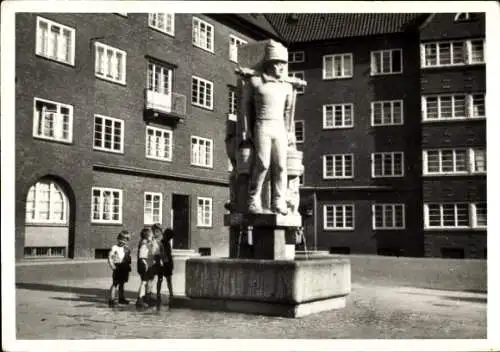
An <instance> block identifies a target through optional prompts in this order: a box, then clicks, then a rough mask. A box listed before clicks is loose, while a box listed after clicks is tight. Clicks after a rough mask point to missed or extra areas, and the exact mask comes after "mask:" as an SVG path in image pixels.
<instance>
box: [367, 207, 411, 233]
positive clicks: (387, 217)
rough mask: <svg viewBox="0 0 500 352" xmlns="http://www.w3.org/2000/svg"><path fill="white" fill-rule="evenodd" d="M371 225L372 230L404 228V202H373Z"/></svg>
mask: <svg viewBox="0 0 500 352" xmlns="http://www.w3.org/2000/svg"><path fill="white" fill-rule="evenodd" d="M372 226H373V229H374V230H382V229H383V230H399V229H404V228H405V205H404V204H373V206H372Z"/></svg>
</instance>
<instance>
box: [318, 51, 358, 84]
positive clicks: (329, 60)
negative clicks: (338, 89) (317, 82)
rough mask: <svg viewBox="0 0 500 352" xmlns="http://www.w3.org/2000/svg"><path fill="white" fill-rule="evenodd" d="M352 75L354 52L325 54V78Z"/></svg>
mask: <svg viewBox="0 0 500 352" xmlns="http://www.w3.org/2000/svg"><path fill="white" fill-rule="evenodd" d="M349 77H352V54H335V55H324V56H323V79H333V78H349Z"/></svg>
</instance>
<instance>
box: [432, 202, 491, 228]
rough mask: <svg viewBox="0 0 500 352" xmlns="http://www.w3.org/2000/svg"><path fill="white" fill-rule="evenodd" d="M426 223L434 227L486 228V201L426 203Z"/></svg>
mask: <svg viewBox="0 0 500 352" xmlns="http://www.w3.org/2000/svg"><path fill="white" fill-rule="evenodd" d="M424 224H425V228H426V229H433V228H438V229H442V228H461V229H468V228H486V226H487V214H486V203H470V204H468V203H441V204H439V203H429V204H424Z"/></svg>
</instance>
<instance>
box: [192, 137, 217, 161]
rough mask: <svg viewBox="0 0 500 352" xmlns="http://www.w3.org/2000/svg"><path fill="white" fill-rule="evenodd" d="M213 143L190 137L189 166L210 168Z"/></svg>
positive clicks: (204, 139) (209, 140)
mask: <svg viewBox="0 0 500 352" xmlns="http://www.w3.org/2000/svg"><path fill="white" fill-rule="evenodd" d="M212 160H213V142H212V140H211V139H207V138H202V137H196V136H192V137H191V165H196V166H202V167H212Z"/></svg>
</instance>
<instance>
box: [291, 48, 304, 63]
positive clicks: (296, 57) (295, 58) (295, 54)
mask: <svg viewBox="0 0 500 352" xmlns="http://www.w3.org/2000/svg"><path fill="white" fill-rule="evenodd" d="M305 60H306V55H305V53H304V52H303V51H290V52H288V63H290V64H295V63H299V62H304V61H305Z"/></svg>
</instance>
